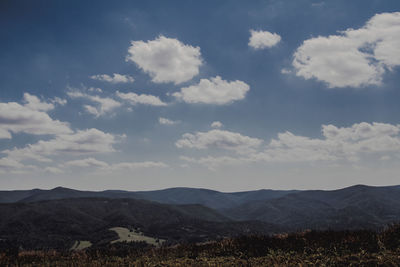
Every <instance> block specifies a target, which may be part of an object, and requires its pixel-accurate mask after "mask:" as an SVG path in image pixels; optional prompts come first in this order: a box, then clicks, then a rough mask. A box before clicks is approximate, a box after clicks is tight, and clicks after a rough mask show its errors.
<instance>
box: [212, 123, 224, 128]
mask: <svg viewBox="0 0 400 267" xmlns="http://www.w3.org/2000/svg"><path fill="white" fill-rule="evenodd" d="M222 126H224V125H223V124H222V123H221V122H220V121H214V122H212V123H211V128H222Z"/></svg>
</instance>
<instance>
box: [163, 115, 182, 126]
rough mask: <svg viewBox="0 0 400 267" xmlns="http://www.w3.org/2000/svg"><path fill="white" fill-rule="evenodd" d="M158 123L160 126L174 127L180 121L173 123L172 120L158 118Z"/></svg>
mask: <svg viewBox="0 0 400 267" xmlns="http://www.w3.org/2000/svg"><path fill="white" fill-rule="evenodd" d="M158 122H159V123H160V124H162V125H175V124H178V123H180V121H173V120H170V119H167V118H163V117H160V118H158Z"/></svg>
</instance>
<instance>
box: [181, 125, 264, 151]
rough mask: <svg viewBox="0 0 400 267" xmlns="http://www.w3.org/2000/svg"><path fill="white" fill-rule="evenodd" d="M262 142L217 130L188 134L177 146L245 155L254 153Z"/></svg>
mask: <svg viewBox="0 0 400 267" xmlns="http://www.w3.org/2000/svg"><path fill="white" fill-rule="evenodd" d="M262 142H263V141H262V140H260V139H258V138H252V137H248V136H244V135H241V134H239V133H234V132H229V131H223V130H217V129H215V130H211V131H208V132H196V133H195V134H190V133H186V134H184V135H182V138H181V139H180V140H178V141H177V142H176V143H175V145H176V146H177V147H178V148H195V149H207V148H222V149H226V150H233V151H235V152H236V153H240V154H243V153H250V152H254V151H255V149H257V148H258V147H259V146H260V145H261V143H262Z"/></svg>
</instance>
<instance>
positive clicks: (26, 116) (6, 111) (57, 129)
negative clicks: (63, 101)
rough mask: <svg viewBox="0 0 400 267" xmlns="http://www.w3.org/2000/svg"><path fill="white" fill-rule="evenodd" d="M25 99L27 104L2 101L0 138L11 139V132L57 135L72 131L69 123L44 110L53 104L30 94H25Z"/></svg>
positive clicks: (0, 104) (0, 108) (0, 107)
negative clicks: (54, 118) (53, 116)
mask: <svg viewBox="0 0 400 267" xmlns="http://www.w3.org/2000/svg"><path fill="white" fill-rule="evenodd" d="M24 99H25V102H26V103H25V105H20V104H18V103H16V102H8V103H0V138H7V139H10V138H11V133H27V134H34V135H57V134H66V133H71V132H72V130H71V129H70V128H69V124H68V123H66V122H60V121H58V120H53V119H52V118H50V117H49V115H47V113H46V112H44V111H43V110H49V109H50V105H51V104H47V103H43V102H41V101H40V100H39V99H38V98H37V97H34V96H32V95H29V94H25V95H24ZM51 106H53V105H51Z"/></svg>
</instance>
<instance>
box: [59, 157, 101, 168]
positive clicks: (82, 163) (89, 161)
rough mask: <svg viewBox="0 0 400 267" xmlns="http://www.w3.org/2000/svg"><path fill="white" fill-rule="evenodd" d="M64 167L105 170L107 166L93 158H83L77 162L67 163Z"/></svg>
mask: <svg viewBox="0 0 400 267" xmlns="http://www.w3.org/2000/svg"><path fill="white" fill-rule="evenodd" d="M63 165H64V166H67V167H95V168H107V167H108V164H107V163H106V162H104V161H100V160H97V159H95V158H85V159H78V160H71V161H67V162H66V163H65V164H63Z"/></svg>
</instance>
